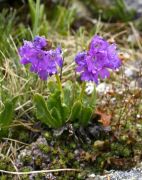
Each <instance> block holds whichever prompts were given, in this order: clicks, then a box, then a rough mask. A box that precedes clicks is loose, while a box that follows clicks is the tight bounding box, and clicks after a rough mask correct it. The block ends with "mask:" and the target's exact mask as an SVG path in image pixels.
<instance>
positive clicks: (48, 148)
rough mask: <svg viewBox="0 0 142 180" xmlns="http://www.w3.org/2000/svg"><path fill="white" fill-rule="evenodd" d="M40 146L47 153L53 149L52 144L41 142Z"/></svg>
mask: <svg viewBox="0 0 142 180" xmlns="http://www.w3.org/2000/svg"><path fill="white" fill-rule="evenodd" d="M38 148H39V149H40V150H41V151H42V152H43V153H45V154H47V153H49V152H50V151H51V148H50V146H48V145H45V144H39V145H38Z"/></svg>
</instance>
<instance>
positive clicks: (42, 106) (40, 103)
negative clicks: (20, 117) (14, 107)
mask: <svg viewBox="0 0 142 180" xmlns="http://www.w3.org/2000/svg"><path fill="white" fill-rule="evenodd" d="M34 102H35V106H36V115H37V118H38V119H39V120H41V121H42V122H43V123H45V124H47V125H48V126H49V127H50V126H52V127H54V126H55V124H54V119H53V117H52V115H51V113H50V111H49V109H48V108H47V105H46V102H45V100H44V98H43V96H42V95H40V94H36V95H35V96H34Z"/></svg>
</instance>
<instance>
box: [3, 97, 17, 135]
mask: <svg viewBox="0 0 142 180" xmlns="http://www.w3.org/2000/svg"><path fill="white" fill-rule="evenodd" d="M16 100H17V97H15V98H13V99H12V100H11V101H10V100H9V101H6V102H5V104H4V109H3V110H2V112H1V113H0V136H1V137H2V136H6V135H7V133H8V128H9V126H10V125H11V123H12V120H13V113H14V107H15V103H16Z"/></svg>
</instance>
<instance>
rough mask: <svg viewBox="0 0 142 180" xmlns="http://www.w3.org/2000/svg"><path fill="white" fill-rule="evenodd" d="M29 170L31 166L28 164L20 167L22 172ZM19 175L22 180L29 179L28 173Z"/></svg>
mask: <svg viewBox="0 0 142 180" xmlns="http://www.w3.org/2000/svg"><path fill="white" fill-rule="evenodd" d="M31 170H32V169H31V167H28V166H24V167H22V168H21V171H22V172H30V171H31ZM21 177H22V180H29V175H28V174H25V175H22V176H21Z"/></svg>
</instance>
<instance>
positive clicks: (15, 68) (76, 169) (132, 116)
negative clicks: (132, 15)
mask: <svg viewBox="0 0 142 180" xmlns="http://www.w3.org/2000/svg"><path fill="white" fill-rule="evenodd" d="M46 3H47V2H46ZM46 3H41V2H40V1H38V0H37V1H36V2H35V1H32V0H29V1H28V5H27V4H25V5H23V6H22V8H23V9H24V10H26V12H27V13H25V15H24V16H23V15H22V16H21V13H22V11H23V9H21V11H16V10H2V11H1V13H0V24H1V25H0V33H1V34H2V36H0V86H1V88H0V93H1V96H0V112H1V113H0V138H1V141H0V179H87V177H88V174H90V173H94V172H95V173H100V174H103V173H105V170H110V169H122V170H125V169H130V168H131V167H134V166H135V165H137V164H138V163H139V162H141V157H142V153H141V148H142V139H141V138H142V133H141V132H142V131H141V130H142V121H141V120H142V115H141V112H142V100H141V98H142V91H141V87H142V85H141V83H142V81H141V68H142V60H141V50H142V48H141V38H140V35H141V32H140V31H139V30H138V29H137V28H138V27H139V26H136V25H137V24H135V23H133V22H131V23H130V22H126V23H124V22H121V21H120V20H121V18H123V17H121V18H120V19H119V20H118V21H119V22H117V21H116V22H115V23H113V24H111V23H106V20H105V22H102V21H101V20H100V18H99V19H97V20H96V22H95V24H94V23H92V22H94V21H92V20H91V21H90V20H88V21H87V20H86V19H85V18H84V19H85V22H86V21H87V22H86V23H85V24H84V25H83V26H80V25H79V27H78V24H81V23H82V22H80V19H79V18H78V14H77V10H76V9H72V8H71V4H72V3H65V4H64V3H63V2H62V3H60V4H54V3H55V2H54V3H53V6H52V5H51V7H50V8H51V9H52V12H53V10H54V12H56V13H52V12H50V10H49V8H48V7H49V6H47V4H46ZM88 4H89V1H88ZM66 7H68V9H67V8H66ZM27 8H28V10H27ZM47 9H48V13H47ZM120 9H121V8H120ZM117 11H119V8H117ZM123 12H124V13H127V12H125V11H123ZM110 14H111V12H110ZM20 17H21V19H22V20H20ZM66 17H68V21H66ZM125 17H127V15H126V16H125ZM97 18H98V17H97ZM124 21H126V20H125V19H124ZM23 40H24V41H23ZM116 44H117V50H116ZM47 62H48V63H47ZM108 69H109V71H108ZM114 70H115V72H113V71H114ZM106 77H107V78H106ZM59 169H60V170H59ZM48 170H53V172H52V171H51V172H50V171H49V172H48ZM8 172H9V174H7V173H8ZM20 173H21V174H20Z"/></svg>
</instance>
